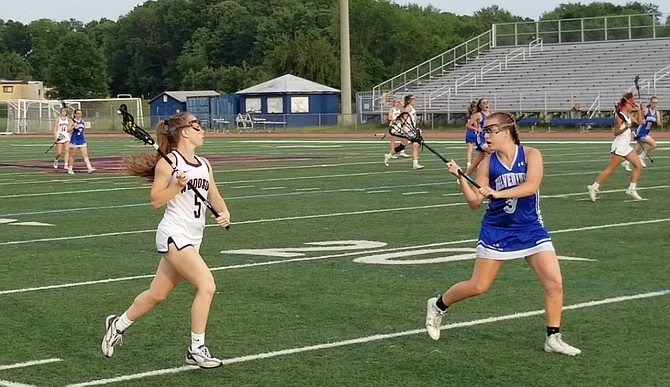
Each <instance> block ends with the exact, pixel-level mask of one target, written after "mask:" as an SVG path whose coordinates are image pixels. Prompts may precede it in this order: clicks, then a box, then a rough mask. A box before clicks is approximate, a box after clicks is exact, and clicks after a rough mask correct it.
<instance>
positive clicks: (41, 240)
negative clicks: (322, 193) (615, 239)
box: [0, 203, 466, 246]
mask: <svg viewBox="0 0 670 387" xmlns="http://www.w3.org/2000/svg"><path fill="white" fill-rule="evenodd" d="M465 204H466V203H443V204H434V205H426V206H413V207H401V208H381V209H378V210H365V211H352V212H336V213H331V214H316V215H304V216H288V217H284V218H270V219H256V220H244V221H241V222H236V223H233V226H234V225H242V224H256V223H269V222H283V221H287V220H301V219H318V218H329V217H331V216H347V215H365V214H374V213H380V212H394V211H407V210H416V209H428V208H439V207H453V206H464V205H465ZM205 227H218V225H216V224H208V225H206V226H205ZM155 231H156V229H155V228H154V229H150V230H136V231H120V232H108V233H104V234H88V235H76V236H64V237H56V238H42V239H29V240H23V241H12V242H2V243H0V246H7V245H21V244H26V243H36V242H53V241H65V240H74V239H88V238H99V237H106V236H117V235H130V234H141V233H146V232H155Z"/></svg>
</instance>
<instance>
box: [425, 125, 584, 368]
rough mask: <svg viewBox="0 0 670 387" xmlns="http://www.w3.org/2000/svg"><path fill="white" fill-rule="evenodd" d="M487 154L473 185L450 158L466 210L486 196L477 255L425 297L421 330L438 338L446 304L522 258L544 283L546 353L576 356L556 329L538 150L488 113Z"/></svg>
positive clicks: (558, 303) (556, 293) (558, 306)
mask: <svg viewBox="0 0 670 387" xmlns="http://www.w3.org/2000/svg"><path fill="white" fill-rule="evenodd" d="M483 132H484V133H485V139H486V143H487V145H488V146H489V149H490V150H491V152H492V153H491V156H490V157H488V158H486V159H484V160H483V161H482V163H481V165H480V167H479V168H478V169H477V177H476V181H477V183H479V185H480V186H481V187H482V188H480V189H476V188H472V187H470V186H469V185H468V183H467V180H465V179H464V178H463V177H460V176H459V174H458V171H459V170H460V168H459V166H458V165H457V164H456V163H455V162H454V161H453V160H452V161H451V162H449V163H448V164H447V167H448V170H449V172H450V173H452V174H453V175H455V176H457V177H458V179H459V181H460V187H461V191H462V192H463V197H465V201H466V202H467V203H468V206H469V207H470V208H471V209H476V208H478V207H479V206H480V205H481V204H482V203H483V202H484V200H486V198H489V204H488V208H487V210H486V213H485V215H484V218H483V219H482V222H481V229H480V232H479V241H478V242H477V257H476V260H475V266H474V269H473V273H472V277H471V278H470V279H469V280H467V281H463V282H459V283H457V284H455V285H453V286H452V287H451V288H449V290H447V291H446V292H445V293H444V294H442V295H441V296H439V297H437V298H431V299H429V300H428V304H427V307H428V310H427V313H426V329H427V331H428V334H429V335H430V337H431V338H433V339H434V340H437V339H439V337H440V324H441V322H442V316H443V315H444V313H445V311H446V310H447V308H448V307H449V306H451V305H452V304H454V303H456V302H459V301H461V300H464V299H466V298H469V297H473V296H478V295H480V294H482V293H484V292H485V291H487V290H488V289H489V287H490V286H491V284H492V283H493V280H494V279H495V277H496V274H497V273H498V270H499V269H500V266H501V264H502V262H503V261H505V260H510V259H516V258H526V261H527V262H528V264H529V265H530V266H531V268H533V270H534V271H535V274H536V275H537V277H538V278H539V279H540V282H541V283H542V286H543V287H544V301H545V314H546V320H547V337H546V339H545V342H544V350H545V351H546V352H553V353H561V354H565V355H571V356H575V355H578V354H579V353H580V352H581V351H580V350H579V349H577V348H575V347H573V346H571V345H568V344H566V343H565V342H564V341H563V340H562V338H561V333H560V325H561V310H562V308H563V285H562V277H561V269H560V266H559V264H558V258H557V256H556V252H555V251H554V246H553V245H552V243H551V237H550V236H549V233H548V232H547V229H546V228H545V227H544V225H543V223H542V217H541V216H540V195H539V188H540V183H541V182H542V174H543V164H542V154H541V153H540V151H538V150H537V149H535V148H530V147H524V146H521V145H520V144H519V135H518V132H517V127H516V123H515V122H514V118H513V117H512V116H511V115H510V114H507V113H493V114H491V115H490V116H488V118H487V119H486V126H484V127H483Z"/></svg>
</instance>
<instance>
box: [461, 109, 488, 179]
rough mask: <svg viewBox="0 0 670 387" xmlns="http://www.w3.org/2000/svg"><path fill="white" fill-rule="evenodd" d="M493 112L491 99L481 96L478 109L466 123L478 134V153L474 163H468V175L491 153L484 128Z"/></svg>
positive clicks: (466, 172) (466, 125) (476, 144)
mask: <svg viewBox="0 0 670 387" xmlns="http://www.w3.org/2000/svg"><path fill="white" fill-rule="evenodd" d="M490 114H491V112H490V111H489V100H488V99H486V98H481V99H479V101H477V110H476V112H475V113H474V114H473V115H472V116H471V117H470V119H469V120H468V122H467V123H466V124H465V127H466V128H468V129H470V130H474V131H475V132H476V133H477V135H476V137H475V146H476V149H477V155H476V156H475V160H474V161H473V162H472V164H470V165H468V166H467V168H466V171H465V174H466V175H469V174H471V173H472V172H474V171H475V170H476V169H477V167H478V166H479V164H480V163H481V162H482V160H484V158H485V157H486V155H487V154H488V153H489V150H488V146H487V145H486V140H485V139H484V132H482V128H483V127H484V125H485V124H486V117H488V116H489V115H490Z"/></svg>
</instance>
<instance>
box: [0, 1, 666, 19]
mask: <svg viewBox="0 0 670 387" xmlns="http://www.w3.org/2000/svg"><path fill="white" fill-rule="evenodd" d="M349 1H353V0H349ZM393 1H394V2H396V3H398V4H403V5H404V4H408V3H414V4H418V5H422V6H427V5H433V6H434V7H435V8H438V9H440V10H442V11H446V12H453V13H455V14H458V15H472V14H473V13H474V12H476V11H477V10H479V9H481V8H484V7H489V6H492V5H498V6H499V7H501V8H504V9H506V10H508V11H509V12H511V13H512V14H513V15H518V16H522V17H529V18H531V19H535V20H537V19H538V18H539V17H540V16H541V15H542V13H544V12H547V11H551V10H553V9H554V8H556V7H557V6H558V5H560V4H561V3H568V2H576V1H571V0H557V1H554V0H498V1H487V0H474V1H463V0H393ZM629 1H630V0H624V1H620V0H609V1H608V2H610V3H613V4H618V5H624V4H626V3H627V2H629ZM592 2H593V1H581V3H582V4H588V3H592ZM640 2H642V3H646V2H650V3H653V4H657V5H658V6H659V7H660V10H661V12H663V13H670V0H642V1H640ZM142 3H144V1H140V0H0V10H1V11H0V19H3V20H15V21H20V22H21V23H23V24H28V23H30V22H31V21H33V20H37V19H51V20H56V21H60V20H68V19H70V18H74V19H77V20H80V21H82V22H84V23H88V22H90V21H92V20H99V19H102V18H107V19H111V20H115V21H116V20H117V19H118V18H119V17H120V16H122V15H125V14H127V13H128V12H130V11H132V10H133V8H135V7H136V6H137V5H139V4H142Z"/></svg>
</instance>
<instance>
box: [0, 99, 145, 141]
mask: <svg viewBox="0 0 670 387" xmlns="http://www.w3.org/2000/svg"><path fill="white" fill-rule="evenodd" d="M63 102H65V104H66V106H67V108H68V111H69V113H70V116H72V114H73V113H74V110H75V109H80V110H81V111H82V118H83V119H84V123H85V125H86V128H87V129H89V130H91V131H92V132H94V133H105V132H117V131H119V132H120V131H121V130H122V129H121V116H120V115H119V114H118V112H117V110H118V109H119V106H121V104H125V105H126V106H128V111H129V112H130V113H131V114H133V115H134V116H135V117H137V122H138V124H140V125H143V123H144V122H143V121H144V111H143V108H142V100H141V99H140V98H106V99H73V100H69V99H68V100H65V101H63ZM61 106H62V105H61V101H55V100H30V99H15V100H9V101H7V131H8V132H11V133H35V134H36V133H51V132H52V130H53V125H54V120H55V119H56V117H57V116H58V115H59V113H60V109H61Z"/></svg>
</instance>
